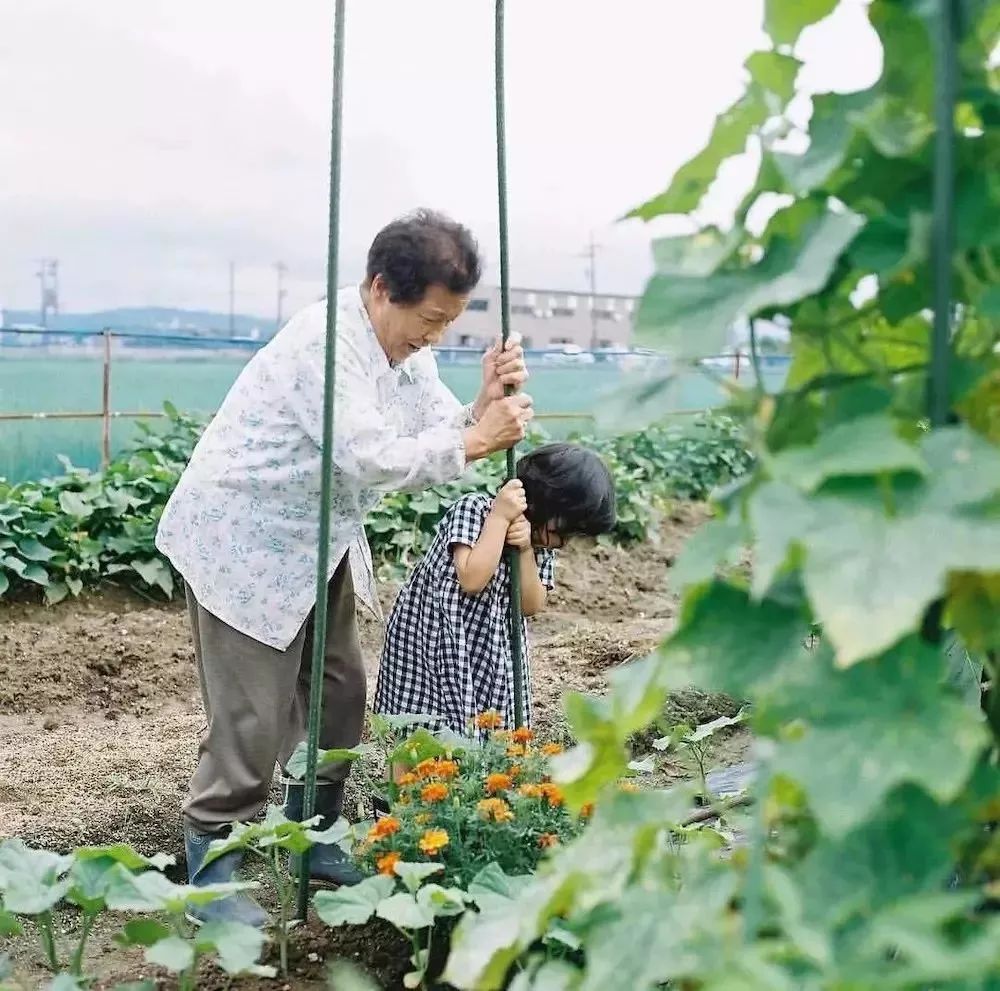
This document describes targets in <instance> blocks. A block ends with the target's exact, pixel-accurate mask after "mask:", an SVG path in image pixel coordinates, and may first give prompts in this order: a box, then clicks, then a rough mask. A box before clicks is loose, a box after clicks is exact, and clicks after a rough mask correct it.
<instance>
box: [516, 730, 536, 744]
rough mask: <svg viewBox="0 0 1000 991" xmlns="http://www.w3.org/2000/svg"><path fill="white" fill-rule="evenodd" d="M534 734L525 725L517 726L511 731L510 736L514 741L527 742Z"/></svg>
mask: <svg viewBox="0 0 1000 991" xmlns="http://www.w3.org/2000/svg"><path fill="white" fill-rule="evenodd" d="M534 736H535V734H534V733H532V732H531V730H530V729H528V727H527V726H518V728H517V729H516V730H514V732H513V733H511V738H512V739H513V741H514V742H515V743H528V742H529V741H530V740H532V739H534Z"/></svg>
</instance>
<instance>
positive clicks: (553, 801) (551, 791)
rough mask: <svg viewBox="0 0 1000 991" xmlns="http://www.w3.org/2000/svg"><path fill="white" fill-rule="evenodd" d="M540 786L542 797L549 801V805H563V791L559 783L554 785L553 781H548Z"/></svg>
mask: <svg viewBox="0 0 1000 991" xmlns="http://www.w3.org/2000/svg"><path fill="white" fill-rule="evenodd" d="M539 788H540V790H541V793H542V797H543V798H544V799H545V801H546V802H548V803H549V805H552V806H556V805H562V803H563V793H562V789H561V788H560V787H559V785H554V784H552V782H551V781H546V782H545V784H543V785H539Z"/></svg>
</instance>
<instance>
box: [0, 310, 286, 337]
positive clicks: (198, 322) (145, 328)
mask: <svg viewBox="0 0 1000 991" xmlns="http://www.w3.org/2000/svg"><path fill="white" fill-rule="evenodd" d="M3 316H4V326H6V327H10V326H17V325H19V324H30V325H31V326H35V325H37V324H38V311H37V310H5V311H4V314H3ZM105 327H110V328H112V329H113V330H118V331H126V332H127V331H134V332H138V331H142V332H144V333H162V334H185V335H186V334H191V335H205V336H206V337H229V336H230V332H229V315H228V314H227V313H212V312H210V311H208V310H177V309H173V308H171V307H164V306H135V307H123V308H121V309H117V310H101V311H99V312H97V313H60V314H59V315H58V316H50V317H49V328H50V329H51V330H103V329H104V328H105ZM255 331H256V334H255V333H254V332H255ZM273 333H274V320H273V319H270V320H269V319H265V318H264V317H254V316H247V315H246V314H242V313H240V314H236V315H235V316H234V317H233V334H234V335H235V336H236V337H253V336H258V337H260V338H261V339H266V338H268V337H270V336H271V335H272V334H273Z"/></svg>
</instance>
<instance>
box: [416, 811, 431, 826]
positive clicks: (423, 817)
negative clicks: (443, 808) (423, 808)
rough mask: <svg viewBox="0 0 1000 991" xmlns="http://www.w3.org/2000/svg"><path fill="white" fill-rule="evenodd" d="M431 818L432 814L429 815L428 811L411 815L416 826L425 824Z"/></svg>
mask: <svg viewBox="0 0 1000 991" xmlns="http://www.w3.org/2000/svg"><path fill="white" fill-rule="evenodd" d="M432 818H433V816H431V814H430V812H421V813H419V814H418V815H415V816H414V817H413V821H414V822H415V823H416V824H417V825H418V826H426V825H427V823H429V822H430V821H431V819H432Z"/></svg>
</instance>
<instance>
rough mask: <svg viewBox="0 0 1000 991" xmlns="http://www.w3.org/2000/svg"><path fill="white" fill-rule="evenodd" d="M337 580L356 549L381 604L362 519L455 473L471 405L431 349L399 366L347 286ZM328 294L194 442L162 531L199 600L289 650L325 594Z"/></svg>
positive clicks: (264, 357)
mask: <svg viewBox="0 0 1000 991" xmlns="http://www.w3.org/2000/svg"><path fill="white" fill-rule="evenodd" d="M337 306H338V311H337V370H336V389H335V408H334V445H333V460H334V481H333V504H332V506H331V510H332V515H331V521H330V525H331V531H330V576H331V577H332V576H333V573H334V572H335V570H336V568H337V566H338V565H339V564H340V562H341V561H342V560H343V558H344V555H345V554H348V553H349V554H350V564H351V572H352V576H353V578H354V587H355V591H356V592H357V594H358V596H359V597H360V598H361V600H362V601H363V602H364V603H365V604H366V605H368V606H369V607H370V608H371V609H372V610H374V611H375V612H376V613H377V612H378V611H379V610H378V599H377V596H376V593H375V582H374V577H373V572H372V564H371V552H370V550H369V548H368V542H367V540H366V538H365V534H364V529H363V524H364V520H365V517H366V516H367V515H368V513H369V512H371V510H372V509H373V508H374V507H375V505H376V504H377V503H378V501H379V499H380V498H381V496H382V494H383V493H385V492H388V491H396V490H416V489H421V488H425V487H429V486H432V485H438V484H441V483H443V482H447V481H451V480H453V479H455V478H458V477H459V476H460V475H461V474H462V473H463V471H464V470H465V466H466V458H465V445H464V439H463V434H462V432H463V430H464V429H465V427H467V426H468V425H470V424H471V423H472V422H473V421H472V413H471V408H470V407H463V406H462V405H461V403H459V401H458V399H456V398H455V396H454V395H453V394H452V393H451V392H450V391H449V390H448V388H447V387H446V386H445V385H444V383H443V382H442V381H441V379H440V378H439V376H438V371H437V363H436V362H435V360H434V355H433V354H432V353H431V351H430V350H426V349H425V350H423V351H419V352H417V353H416V354H414V355H413V356H412V357H410V358H408V359H407V360H406V361H404V362H402V363H401V364H400V365H398V366H392V365H390V364H389V361H388V359H387V358H386V356H385V352H384V351H383V350H382V348H381V346H380V345H379V343H378V340H377V339H376V337H375V331H374V328H373V327H372V325H371V322H370V321H369V319H368V314H367V312H366V310H365V308H364V304H363V303H362V301H361V294H360V290H359V287H357V286H353V287H351V288H347V289H342V290H341V291H340V292H339V293H338V296H337ZM325 334H326V303H325V302H319V303H315V304H313V305H312V306H309V307H307V308H306V309H304V310H302V311H301V312H299V313H298V314H296V315H295V316H294V317H293V318H292V319H291V320H290V321H289V322H288V323H287V324H286V325H285V326H284V327H283V328H282V329H281V330H280V331H279V332H278V333H277V334H276V335H275V337H274V339H273V340H272V341H271V342H270V343H268V344H267V345H266V346H265V347H263V348H262V349H261V350H260V351H259V352H258V353H257V354H256V355H255V356H254V357H253V358H252V359H251V361H250V362H249V363H248V364H247V366H246V368H244V369H243V371H242V373H241V374H240V376H239V378H238V379H237V380H236V383H235V384H234V385H233V387H232V389H231V390H230V391H229V394H228V395H227V396H226V398H225V400H224V401H223V404H222V407H221V409H220V410H219V412H218V413H217V414H216V416H215V418H214V419H213V420H212V422H211V423H210V424H209V426H208V428H207V429H206V431H205V433H204V435H203V436H202V438H201V440H200V442H199V443H198V445H197V447H196V448H195V451H194V455H193V456H192V458H191V462H190V464H189V465H188V467H187V469H186V470H185V472H184V474H183V475H182V476H181V479H180V482H179V484H178V485H177V488H176V490H175V491H174V494H173V496H172V497H171V499H170V501H169V503H168V504H167V507H166V509H165V510H164V513H163V518H162V519H161V520H160V526H159V531H158V533H157V536H156V546H157V547H158V548H159V549H160V551H161V552H162V553H163V554H165V555H166V556H167V557H168V558H169V559H170V561H171V562H172V563H173V565H174V567H175V568H176V569H177V570H178V571H179V572H180V573H181V575H182V576H183V578H184V580H185V582H186V583H187V585H188V587H189V588H190V589H191V591H192V592H193V594H194V596H195V598H196V599H197V600H198V602H199V603H200V604H201V605H202V606H203V607H204V608H205V609H207V610H208V611H209V612H210V613H212V614H213V615H215V616H217V617H218V618H219V619H221V620H222V621H223V622H225V623H227V624H228V625H229V626H231V627H233V628H234V629H236V630H239V631H240V632H241V633H244V634H246V635H247V636H250V637H252V638H253V639H255V640H258V641H260V642H262V643H265V644H268V645H270V646H272V647H276V648H278V649H280V650H284V649H285V648H286V647H287V646H288V645H289V644H290V643H291V642H292V640H293V639H294V638H295V635H296V634H297V633H298V631H299V630H300V628H301V627H302V624H303V623H304V622H305V621H306V619H307V618H308V615H309V613H310V611H311V610H312V608H313V605H314V603H315V597H316V596H315V585H316V556H317V554H316V552H317V547H318V544H319V502H320V447H321V442H322V435H323V364H324V353H325V339H326V338H325Z"/></svg>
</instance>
